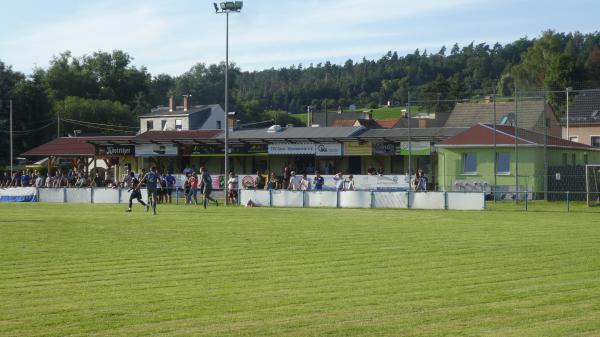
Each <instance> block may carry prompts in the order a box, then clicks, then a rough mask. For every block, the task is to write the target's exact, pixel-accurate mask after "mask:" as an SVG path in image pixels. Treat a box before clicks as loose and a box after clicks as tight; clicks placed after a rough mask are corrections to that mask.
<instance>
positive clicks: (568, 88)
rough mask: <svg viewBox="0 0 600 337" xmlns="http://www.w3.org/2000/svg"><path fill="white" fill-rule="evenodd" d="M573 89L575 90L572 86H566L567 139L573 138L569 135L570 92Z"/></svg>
mask: <svg viewBox="0 0 600 337" xmlns="http://www.w3.org/2000/svg"><path fill="white" fill-rule="evenodd" d="M571 90H573V88H571V87H567V88H565V91H566V92H567V140H571V137H569V93H570V92H571Z"/></svg>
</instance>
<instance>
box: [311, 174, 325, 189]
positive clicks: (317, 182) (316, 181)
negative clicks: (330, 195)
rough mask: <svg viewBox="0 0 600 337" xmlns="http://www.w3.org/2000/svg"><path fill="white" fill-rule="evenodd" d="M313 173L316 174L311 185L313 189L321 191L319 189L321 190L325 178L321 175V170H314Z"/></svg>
mask: <svg viewBox="0 0 600 337" xmlns="http://www.w3.org/2000/svg"><path fill="white" fill-rule="evenodd" d="M315 174H316V176H315V178H314V179H313V186H314V187H315V190H317V191H321V190H323V185H324V184H325V179H324V178H323V177H322V176H321V172H319V171H316V172H315Z"/></svg>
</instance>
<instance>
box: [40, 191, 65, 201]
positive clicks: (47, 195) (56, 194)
mask: <svg viewBox="0 0 600 337" xmlns="http://www.w3.org/2000/svg"><path fill="white" fill-rule="evenodd" d="M39 195H40V197H39V201H40V202H65V201H66V200H65V189H64V188H40V189H39Z"/></svg>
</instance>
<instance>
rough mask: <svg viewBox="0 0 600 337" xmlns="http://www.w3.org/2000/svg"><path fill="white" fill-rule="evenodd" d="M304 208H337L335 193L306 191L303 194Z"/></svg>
mask: <svg viewBox="0 0 600 337" xmlns="http://www.w3.org/2000/svg"><path fill="white" fill-rule="evenodd" d="M304 204H305V205H306V207H330V208H335V207H337V192H336V191H307V192H306V193H305V194H304Z"/></svg>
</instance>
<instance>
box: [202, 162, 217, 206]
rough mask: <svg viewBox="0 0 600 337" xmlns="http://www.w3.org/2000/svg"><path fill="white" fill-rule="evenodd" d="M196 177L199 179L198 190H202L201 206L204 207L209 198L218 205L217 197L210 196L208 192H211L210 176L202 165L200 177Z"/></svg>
mask: <svg viewBox="0 0 600 337" xmlns="http://www.w3.org/2000/svg"><path fill="white" fill-rule="evenodd" d="M198 178H199V180H200V191H202V206H204V208H206V206H208V201H209V200H210V201H212V202H214V203H215V205H216V206H219V202H218V201H217V199H214V198H212V197H211V196H210V193H212V178H211V177H210V174H208V171H207V170H206V169H205V168H204V167H201V168H200V177H198Z"/></svg>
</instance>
